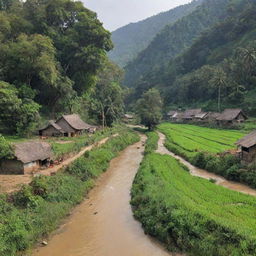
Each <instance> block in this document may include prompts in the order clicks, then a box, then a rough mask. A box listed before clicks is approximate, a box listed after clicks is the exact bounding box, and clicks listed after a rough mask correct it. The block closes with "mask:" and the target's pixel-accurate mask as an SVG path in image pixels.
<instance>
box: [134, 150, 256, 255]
mask: <svg viewBox="0 0 256 256" xmlns="http://www.w3.org/2000/svg"><path fill="white" fill-rule="evenodd" d="M132 205H133V209H134V214H135V217H136V218H137V219H138V220H140V221H141V222H142V224H143V227H144V229H145V231H146V232H147V233H150V234H151V235H153V236H155V237H157V238H158V239H159V240H161V241H162V242H164V243H165V244H166V245H167V246H168V247H169V249H172V250H173V248H178V249H179V250H181V251H187V252H190V253H191V255H197V256H199V255H202V256H205V255H207V256H214V255H218V256H242V255H256V222H255V218H256V211H255V207H256V199H255V198H254V197H251V196H247V195H244V194H241V193H238V192H234V191H230V190H228V189H225V188H223V187H220V186H216V185H215V184H212V183H211V182H209V181H207V180H204V179H201V178H197V177H193V176H191V175H190V174H189V173H188V172H187V171H186V170H185V168H183V167H182V165H180V163H179V162H177V161H176V160H175V159H174V158H171V157H170V156H163V155H159V154H156V153H153V154H148V155H147V156H146V157H145V158H144V160H143V163H142V165H141V167H140V170H139V172H138V174H137V176H136V179H135V181H134V185H133V188H132Z"/></svg>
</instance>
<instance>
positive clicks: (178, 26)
mask: <svg viewBox="0 0 256 256" xmlns="http://www.w3.org/2000/svg"><path fill="white" fill-rule="evenodd" d="M229 3H230V0H205V1H204V2H203V3H202V4H201V5H200V6H198V7H197V8H196V10H194V11H193V12H192V13H191V14H189V15H187V16H185V17H183V18H182V19H180V20H178V21H177V22H175V23H174V24H170V25H167V26H166V27H165V28H164V29H163V30H162V31H161V32H160V33H159V34H158V35H157V36H156V37H155V38H154V40H153V41H152V42H151V43H150V45H149V46H148V47H147V48H146V49H145V50H144V51H142V52H140V53H139V55H138V56H137V58H136V59H135V60H134V61H132V62H131V63H129V64H128V65H127V66H126V68H125V70H126V75H125V85H127V86H129V87H133V86H134V85H135V83H136V82H137V81H138V79H139V78H141V77H143V76H144V75H146V74H147V73H151V72H154V71H155V70H159V72H161V70H162V68H163V66H165V65H166V64H168V62H169V61H170V60H171V59H172V58H174V57H176V56H177V55H179V54H180V53H182V52H183V51H184V50H185V49H186V48H188V47H190V46H191V45H192V43H193V41H194V40H195V39H196V38H197V37H198V36H199V35H200V34H201V33H202V32H203V31H205V30H206V29H207V28H209V27H210V26H212V25H213V24H215V23H216V22H218V21H220V20H223V19H224V18H225V17H226V16H227V12H228V8H227V6H228V4H229Z"/></svg>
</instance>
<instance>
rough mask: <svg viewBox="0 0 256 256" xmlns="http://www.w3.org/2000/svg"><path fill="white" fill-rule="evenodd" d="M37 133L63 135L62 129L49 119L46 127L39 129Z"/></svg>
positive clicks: (51, 135) (41, 134)
mask: <svg viewBox="0 0 256 256" xmlns="http://www.w3.org/2000/svg"><path fill="white" fill-rule="evenodd" d="M39 135H40V136H44V137H58V136H63V135H64V130H63V129H62V128H61V127H60V126H59V125H58V124H56V123H55V122H54V121H53V120H51V121H49V123H48V124H47V126H46V127H44V128H42V129H40V130H39Z"/></svg>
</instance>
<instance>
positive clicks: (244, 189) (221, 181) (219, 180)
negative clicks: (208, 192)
mask: <svg viewBox="0 0 256 256" xmlns="http://www.w3.org/2000/svg"><path fill="white" fill-rule="evenodd" d="M158 135H159V141H158V150H157V152H158V153H160V154H167V155H170V156H172V157H174V158H176V159H178V160H179V161H180V162H181V163H183V164H184V165H186V166H187V167H188V168H189V170H190V173H191V174H192V175H193V176H197V177H201V178H204V179H208V180H209V179H214V180H216V184H217V185H220V186H223V187H225V188H228V189H231V190H235V191H238V192H241V193H244V194H248V195H252V196H256V190H254V189H252V188H250V187H248V186H246V185H243V184H241V183H237V182H232V181H228V180H226V179H225V178H223V177H221V176H218V175H216V174H214V173H211V172H207V171H205V170H202V169H200V168H197V167H195V166H193V165H192V164H190V163H189V162H188V161H186V160H185V159H183V158H182V157H180V156H177V155H175V154H173V153H172V152H170V151H169V150H168V149H167V148H166V147H165V146H164V142H165V135H164V134H163V133H160V132H158Z"/></svg>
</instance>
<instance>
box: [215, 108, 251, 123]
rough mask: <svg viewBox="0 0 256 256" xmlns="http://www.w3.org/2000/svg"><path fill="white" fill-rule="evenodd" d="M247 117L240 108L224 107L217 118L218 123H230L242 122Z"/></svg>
mask: <svg viewBox="0 0 256 256" xmlns="http://www.w3.org/2000/svg"><path fill="white" fill-rule="evenodd" d="M246 119H247V116H246V115H245V113H244V112H243V110H242V109H240V108H234V109H233V108H230V109H225V110H224V111H223V112H222V113H221V114H220V115H219V116H218V117H217V118H216V120H217V121H218V123H219V124H223V125H232V124H239V123H243V122H244V121H245V120H246Z"/></svg>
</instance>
